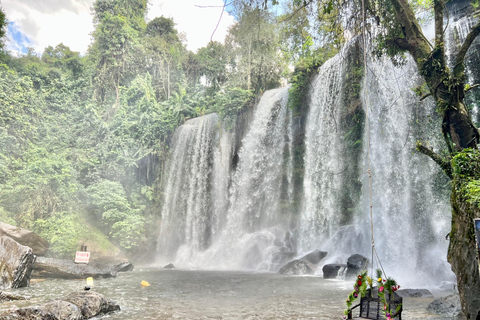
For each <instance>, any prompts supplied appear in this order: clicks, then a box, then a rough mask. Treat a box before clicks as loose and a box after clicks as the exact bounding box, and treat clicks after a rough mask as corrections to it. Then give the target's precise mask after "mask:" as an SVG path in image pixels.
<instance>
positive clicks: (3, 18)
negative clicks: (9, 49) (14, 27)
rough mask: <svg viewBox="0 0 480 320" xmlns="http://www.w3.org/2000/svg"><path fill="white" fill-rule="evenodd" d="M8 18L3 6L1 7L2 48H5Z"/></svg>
mask: <svg viewBox="0 0 480 320" xmlns="http://www.w3.org/2000/svg"><path fill="white" fill-rule="evenodd" d="M7 26H8V20H7V17H6V16H5V12H3V8H1V7H0V49H1V50H3V46H4V45H5V42H4V41H5V34H6V33H7V30H6V29H7Z"/></svg>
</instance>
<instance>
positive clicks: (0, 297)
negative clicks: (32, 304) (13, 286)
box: [0, 291, 27, 302]
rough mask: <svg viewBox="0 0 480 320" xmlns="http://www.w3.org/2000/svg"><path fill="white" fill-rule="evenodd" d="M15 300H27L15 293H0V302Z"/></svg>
mask: <svg viewBox="0 0 480 320" xmlns="http://www.w3.org/2000/svg"><path fill="white" fill-rule="evenodd" d="M16 300H27V298H25V297H23V296H20V295H18V294H15V293H11V292H4V291H0V302H3V301H16Z"/></svg>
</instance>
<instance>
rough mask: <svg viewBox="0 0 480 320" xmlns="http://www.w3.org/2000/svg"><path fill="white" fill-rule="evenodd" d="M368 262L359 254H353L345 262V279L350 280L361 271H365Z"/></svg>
mask: <svg viewBox="0 0 480 320" xmlns="http://www.w3.org/2000/svg"><path fill="white" fill-rule="evenodd" d="M368 264H369V260H368V259H367V258H365V257H364V256H362V255H360V254H353V255H351V256H350V257H349V258H348V260H347V272H346V274H345V277H346V278H352V277H356V276H357V275H359V274H360V273H361V272H362V271H363V270H367V268H368Z"/></svg>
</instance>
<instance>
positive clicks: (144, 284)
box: [140, 280, 150, 287]
mask: <svg viewBox="0 0 480 320" xmlns="http://www.w3.org/2000/svg"><path fill="white" fill-rule="evenodd" d="M140 284H141V285H142V287H150V283H148V282H147V281H145V280H142V282H141V283H140Z"/></svg>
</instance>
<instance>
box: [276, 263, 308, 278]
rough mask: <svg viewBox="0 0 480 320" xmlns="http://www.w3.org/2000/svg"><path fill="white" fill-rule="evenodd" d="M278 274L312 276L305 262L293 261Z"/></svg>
mask: <svg viewBox="0 0 480 320" xmlns="http://www.w3.org/2000/svg"><path fill="white" fill-rule="evenodd" d="M278 273H280V274H290V275H304V274H313V273H314V272H313V270H312V268H310V267H309V266H308V264H307V263H306V262H305V261H302V260H293V261H290V262H289V263H287V264H286V265H284V266H283V267H281V268H280V271H278Z"/></svg>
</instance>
